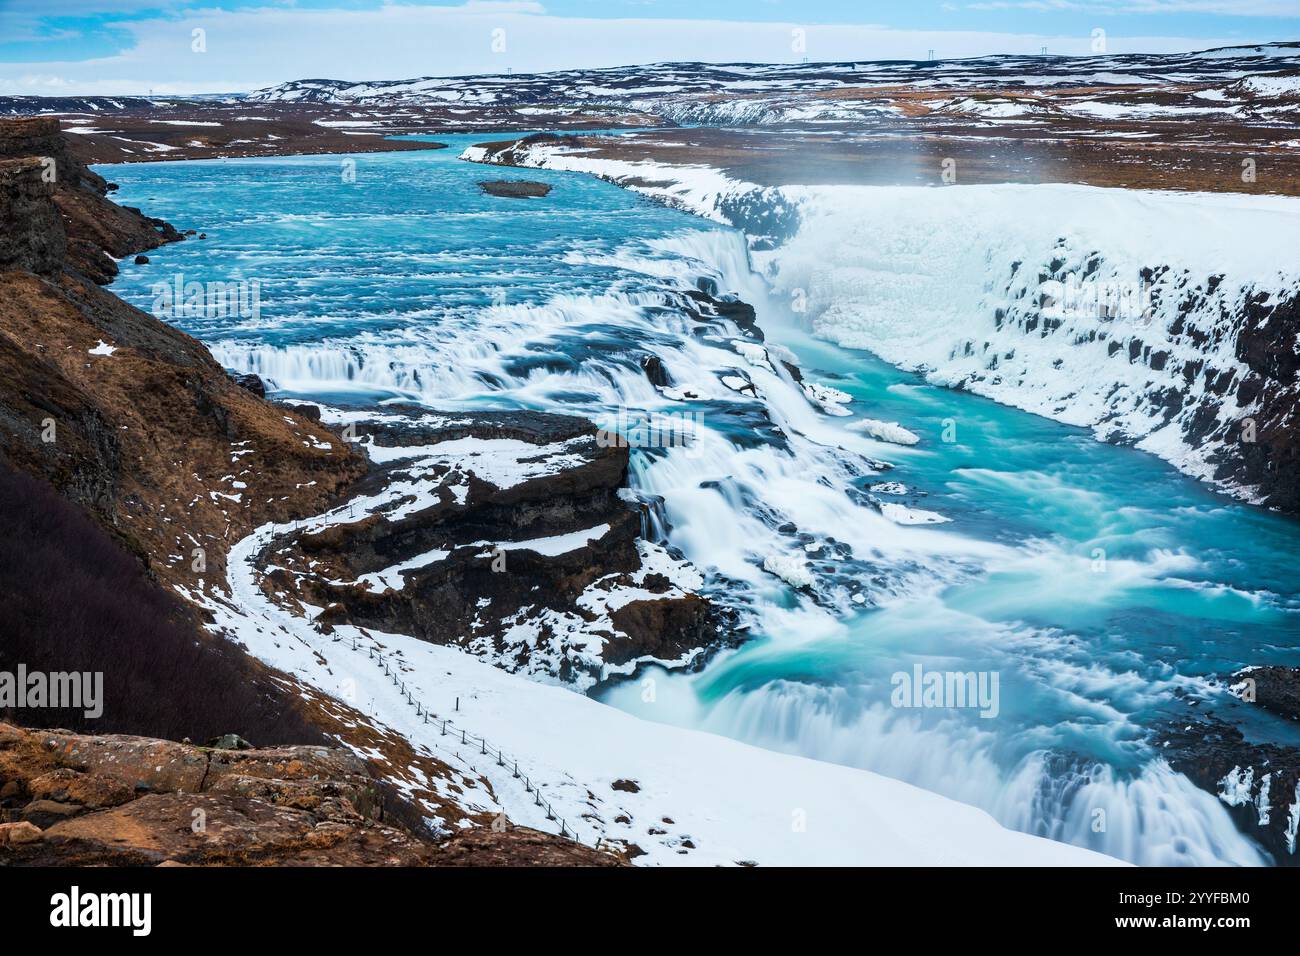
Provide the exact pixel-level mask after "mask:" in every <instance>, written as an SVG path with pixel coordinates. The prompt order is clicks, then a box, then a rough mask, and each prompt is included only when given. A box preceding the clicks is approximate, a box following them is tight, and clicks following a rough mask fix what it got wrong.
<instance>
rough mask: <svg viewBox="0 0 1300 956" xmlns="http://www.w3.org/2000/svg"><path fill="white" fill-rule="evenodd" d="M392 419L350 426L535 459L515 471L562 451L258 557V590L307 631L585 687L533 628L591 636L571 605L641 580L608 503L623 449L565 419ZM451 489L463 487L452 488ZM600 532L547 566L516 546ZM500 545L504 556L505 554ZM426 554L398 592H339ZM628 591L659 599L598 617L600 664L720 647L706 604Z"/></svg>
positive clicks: (418, 415)
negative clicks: (306, 622) (506, 448)
mask: <svg viewBox="0 0 1300 956" xmlns="http://www.w3.org/2000/svg"><path fill="white" fill-rule="evenodd" d="M403 412H405V413H407V414H409V415H410V416H411V417H410V420H409V421H406V422H396V423H395V422H393V421H391V420H384V421H363V422H359V423H357V425H356V430H357V433H358V434H359V435H360V436H364V439H365V440H366V441H367V442H371V443H373V444H374V445H377V446H381V447H400V446H423V445H435V444H438V443H441V442H448V441H455V440H459V439H462V438H480V439H513V440H516V441H523V442H527V443H529V444H532V445H536V446H537V447H538V453H537V456H530V455H529V453H528V452H522V453H520V457H519V458H518V461H519V462H521V463H527V462H542V461H556V460H557V459H555V458H553V457H548V458H543V456H555V455H557V454H558V453H557V450H556V446H557V443H563V445H562V446H561V447H562V454H561V460H559V464H558V465H556V466H555V467H550V466H548V467H547V468H545V469H544V472H545V473H543V474H539V475H537V476H535V477H532V478H528V479H525V480H523V481H521V482H519V483H518V484H514V485H511V486H509V487H497V486H496V485H493V484H490V483H489V482H488V481H485V480H483V479H481V478H480V477H478V476H477V475H476V474H475V475H473V476H472V477H470V478H469V479H468V481H467V482H466V484H467V491H466V492H462V493H461V494H460V495H453V494H452V493H451V492H450V491H447V490H446V489H445V487H442V488H441V490H439V491H438V496H439V500H438V501H437V503H435V504H433V505H432V506H430V507H427V508H423V509H421V510H419V511H416V512H414V513H411V514H408V515H405V516H404V517H400V518H389V517H387V516H386V515H385V514H383V513H382V512H380V513H370V514H366V515H364V516H358V518H357V520H355V521H350V522H347V523H344V524H336V525H331V526H329V527H327V528H325V529H323V530H320V531H317V532H314V533H303V534H289V535H286V536H283V537H282V538H281V539H278V540H277V542H276V543H275V544H273V545H272V548H271V549H270V550H269V551H268V553H267V554H266V555H264V556H263V561H264V563H265V564H267V565H271V564H274V565H275V566H276V568H277V570H275V571H274V572H273V573H271V574H269V575H268V576H267V580H268V584H269V586H271V587H273V589H274V590H275V591H276V592H278V593H280V594H283V595H287V596H289V597H293V598H297V599H298V600H300V601H303V602H306V603H308V604H311V605H314V606H317V607H324V608H325V609H326V610H325V612H324V613H323V614H321V615H320V616H319V617H318V618H317V619H316V623H317V624H318V625H320V626H322V627H331V626H333V625H337V624H352V625H356V626H360V627H368V628H375V629H377V630H383V631H389V632H398V633H405V634H411V635H413V636H415V637H419V638H421V639H424V640H428V641H431V642H433V643H438V644H473V645H474V646H475V647H476V648H478V650H479V651H480V652H481V651H482V650H483V649H484V648H485V646H491V647H493V648H495V655H496V658H497V660H498V662H499V663H503V664H505V665H506V666H510V667H516V666H517V667H526V666H528V665H529V661H530V658H531V656H532V654H533V651H534V650H539V649H542V647H543V646H544V649H545V653H546V656H547V659H548V660H549V661H554V660H557V659H558V660H560V661H561V663H560V664H559V665H558V669H557V670H558V672H557V674H556V676H559V677H560V678H561V679H564V680H572V679H576V678H577V677H578V676H580V675H582V674H588V673H589V674H590V675H591V676H593V677H597V678H598V677H599V676H600V675H599V674H598V673H595V670H598V668H594V669H593V665H591V664H590V663H589V662H588V659H585V658H584V659H581V660H580V659H579V658H573V659H570V658H569V657H568V655H567V652H565V650H564V647H565V645H564V640H565V639H564V637H563V636H562V635H559V634H554V633H551V632H550V631H549V630H548V628H549V625H548V624H545V623H544V622H543V623H538V621H539V615H540V612H542V611H543V610H550V611H555V612H559V613H562V614H567V615H572V616H576V617H577V618H581V619H582V620H585V621H587V622H594V621H596V620H597V618H596V616H595V615H594V614H593V613H592V612H591V611H590V610H588V609H587V608H586V607H585V606H582V605H579V604H578V603H577V600H578V598H579V597H580V596H582V595H583V594H584V592H586V591H587V590H588V589H589V588H591V587H592V586H593V585H595V584H596V583H597V582H600V584H599V589H600V590H608V589H612V588H614V587H617V586H620V585H630V584H631V582H632V577H631V576H633V575H635V574H636V573H637V572H639V571H640V568H641V557H640V552H639V551H638V548H637V540H638V538H639V537H640V535H641V534H642V531H643V529H644V528H645V525H646V521H645V515H644V514H643V511H644V508H643V506H642V505H641V504H640V503H638V502H628V501H625V500H624V499H623V497H622V496H621V495H620V491H621V490H622V489H623V488H624V487H625V486H626V478H627V467H628V460H629V449H628V448H627V447H626V446H625V445H620V444H618V443H613V442H609V441H606V440H604V438H603V436H602V435H601V434H600V433H598V432H597V430H596V428H595V426H594V425H593V424H592V423H591V422H589V421H586V420H584V419H579V418H573V417H570V416H564V415H554V414H549V413H544V412H532V411H518V412H514V411H508V412H470V413H456V414H448V415H445V416H440V415H437V414H431V413H430V412H429V411H428V410H427V409H416V408H405V407H403V406H386V407H385V408H384V414H385V415H386V416H391V415H393V414H394V413H397V414H401V413H403ZM548 446H549V447H548ZM408 464H409V463H406V462H403V461H401V460H399V461H398V462H395V463H393V464H391V465H386V466H378V467H374V468H373V469H372V472H371V474H370V475H369V476H368V477H367V478H366V479H365V480H364V481H363V482H362V483H361V485H360V486H359V488H358V491H359V492H360V493H363V494H366V493H372V492H374V491H375V490H377V489H380V488H382V487H384V486H386V485H387V484H388V483H389V482H390V481H392V480H394V479H397V478H400V477H402V476H403V475H404V474H405V473H406V472H405V469H406V468H407V467H408ZM421 467H422V469H423V468H425V467H427V466H421ZM437 467H439V466H435V471H434V472H433V473H430V472H428V471H424V472H423V473H424V475H425V477H426V478H428V479H429V480H430V481H431V482H432V483H433V484H434V485H438V483H439V482H441V481H442V477H443V476H444V475H443V474H439V473H437V470H436V468H437ZM450 467H451V466H450V465H448V466H447V468H448V471H447V472H446V473H444V474H449V473H450ZM470 467H471V469H472V464H471V466H470ZM461 482H465V479H464V478H462V477H457V478H456V479H455V483H461ZM601 525H606V526H608V527H607V528H606V530H605V531H604V532H603V533H602V534H601V535H600V537H598V538H595V539H591V540H588V541H587V542H586V544H583V545H581V546H578V547H573V548H570V549H568V550H565V551H563V552H562V553H559V554H552V553H542V552H539V551H534V550H531V549H529V548H528V547H519V546H518V544H519V543H522V542H531V541H535V540H537V539H541V538H551V537H554V536H559V535H566V534H572V533H574V532H580V531H588V530H590V529H592V528H597V527H599V526H601ZM485 542H486V543H485ZM510 544H514V545H515V546H513V547H509V548H505V547H504V546H505V545H510ZM498 545H500V546H502V548H501V550H498ZM431 551H443V552H445V556H443V557H441V558H440V559H438V560H433V561H429V562H428V563H425V564H423V565H422V566H419V567H415V568H411V569H408V570H405V571H403V572H401V574H400V577H401V580H402V586H401V587H400V588H399V587H395V586H394V587H386V586H380V587H366V586H364V585H361V584H356V583H352V582H356V581H357V580H358V579H359V578H360V577H361V576H363V575H366V574H372V573H374V572H377V571H380V570H383V569H385V568H391V567H393V566H394V565H396V564H399V563H401V562H403V561H406V560H408V559H410V558H412V557H416V556H419V555H425V554H428V553H429V552H431ZM340 582H342V583H340ZM638 587H641V588H642V589H644V590H647V591H649V592H650V593H652V594H661V595H662V597H658V598H646V599H643V600H636V601H632V602H630V603H629V604H627V605H624V606H623V607H621V608H619V609H618V610H617V611H615V612H614V613H612V614H611V615H610V616H609V618H608V620H609V626H608V630H607V631H606V630H599V633H601V634H602V635H605V636H606V641H607V643H606V646H605V651H604V653H603V655H602V659H603V661H604V662H605V663H609V664H621V663H625V662H627V661H631V660H635V659H637V658H639V657H643V656H647V655H653V656H655V657H658V658H662V659H665V660H673V659H677V658H681V657H684V656H686V655H687V654H688V653H689V652H690V651H692V650H695V649H698V648H705V647H711V646H716V645H717V644H719V643H720V641H721V640H722V637H721V633H722V632H723V631H724V630H725V629H726V628H727V626H728V621H727V620H726V619H724V618H723V617H722V616H720V615H719V614H717V613H714V611H713V609H712V607H711V605H710V604H709V602H708V601H707V600H706V599H704V598H701V597H699V596H697V595H694V594H686V593H683V592H682V591H680V590H677V589H674V588H672V586H671V582H669V581H668V579H667V578H666V577H664V576H663V575H657V574H656V575H647V576H646V580H645V582H643V584H641V585H638ZM525 619H527V620H529V621H531V622H534V625H535V626H537V627H538V628H539V632H538V633H539V637H538V646H537V647H535V648H530V647H528V646H527V645H523V646H521V645H519V644H518V643H517V641H518V638H517V637H515V638H512V639H511V640H512V641H514V642H516V643H507V642H506V633H507V632H508V631H509V630H510V628H511V627H512V626H513V625H515V624H518V623H521V622H522V621H523V620H525ZM599 627H601V626H598V629H599ZM547 666H548V667H550V666H551V665H550V664H548V665H547Z"/></svg>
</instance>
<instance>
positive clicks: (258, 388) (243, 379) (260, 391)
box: [230, 374, 320, 421]
mask: <svg viewBox="0 0 1300 956" xmlns="http://www.w3.org/2000/svg"><path fill="white" fill-rule="evenodd" d="M230 379H231V381H233V382H234V383H235V384H236V385H238V386H239V387H240V388H242V389H246V390H247V391H250V392H252V393H253V394H254V395H256V396H257V397H258V398H266V384H265V383H264V382H263V381H262V380H261V379H260V378H258V377H257V376H256V375H252V374H248V375H231V376H230ZM311 407H312V408H316V406H314V405H313V406H311ZM294 411H297V412H300V413H301V412H302V408H301V407H295V408H294ZM303 417H304V418H306V417H310V416H308V415H305V414H304V415H303ZM315 421H320V409H319V408H316V418H315Z"/></svg>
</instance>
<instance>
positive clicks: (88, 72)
mask: <svg viewBox="0 0 1300 956" xmlns="http://www.w3.org/2000/svg"><path fill="white" fill-rule="evenodd" d="M535 7H536V5H535V4H531V3H525V4H519V3H513V2H507V3H495V2H491V0H479V2H476V3H470V4H467V5H465V6H462V7H452V8H448V7H428V6H414V5H400V4H390V5H387V6H384V7H381V8H379V9H375V10H303V9H292V8H285V7H265V8H261V9H249V10H239V11H220V10H203V11H196V12H193V13H186V14H184V15H182V16H180V17H178V18H176V19H165V20H164V19H158V20H144V21H132V22H122V23H120V24H118V26H119V27H121V28H122V29H125V30H128V31H130V33H131V34H132V35H133V36H134V38H135V45H134V46H133V47H132V48H131V49H130V50H128V51H126V52H124V53H122V54H120V55H116V56H111V57H104V58H100V59H94V60H87V61H83V62H50V63H10V64H0V93H11V94H12V93H19V94H23V93H26V94H42V93H49V94H61V95H69V94H93V93H99V94H119V95H120V94H129V93H147V92H149V91H150V90H152V91H154V92H156V93H159V94H186V93H201V92H239V91H245V90H250V89H256V88H258V87H262V86H270V85H273V84H276V83H280V82H283V81H285V80H291V79H303V78H323V77H328V78H336V79H351V80H375V79H406V78H409V77H415V76H454V75H462V74H473V73H504V72H506V71H507V70H508V69H513V70H514V71H515V72H536V71H543V70H555V69H568V68H576V67H600V66H620V65H624V64H629V63H650V62H656V61H665V60H678V61H687V60H699V61H706V62H735V61H750V62H780V61H788V62H793V61H796V60H798V59H800V58H801V57H802V56H803V55H804V54H796V53H795V52H794V51H793V48H792V31H793V30H794V29H795V26H796V25H795V24H791V23H784V24H782V23H750V22H739V21H723V20H669V19H594V18H577V17H556V16H546V15H540V14H537V13H533V12H529V11H530V10H532V9H534V8H535ZM194 29H202V30H204V31H205V32H206V52H203V53H195V52H192V50H191V36H192V31H193V30H194ZM804 29H805V31H806V33H805V36H806V55H807V57H808V59H810V60H853V59H859V60H862V59H882V58H900V59H920V58H924V57H925V56H926V52H927V51H928V50H931V49H933V50H935V51H936V53H937V54H938V55H939V56H941V57H958V56H979V55H984V54H989V53H1036V52H1038V51H1039V49H1040V48H1041V47H1044V46H1046V47H1048V48H1049V50H1051V51H1052V52H1053V53H1063V54H1071V53H1077V54H1087V53H1088V52H1089V43H1090V39H1091V38H1090V36H1044V35H1037V34H1008V33H982V32H972V31H966V32H960V31H911V30H891V29H887V28H884V27H880V26H874V25H872V26H862V25H838V26H808V27H806V28H804ZM497 30H500V31H504V32H502V33H496V34H494V32H493V31H497ZM494 39H496V40H497V43H496V47H497V48H498V49H499V48H500V47H501V46H502V45H504V51H502V52H494V49H493V48H494V43H493V41H494ZM1228 42H1230V41H1219V40H1206V39H1197V40H1191V39H1187V38H1180V37H1133V38H1127V39H1126V38H1123V37H1117V36H1114V35H1112V36H1111V37H1110V38H1109V49H1110V51H1111V52H1112V53H1123V52H1137V51H1141V52H1161V51H1176V50H1190V49H1198V48H1204V47H1208V46H1216V45H1226V44H1227V43H1228Z"/></svg>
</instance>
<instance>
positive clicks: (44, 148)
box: [0, 116, 184, 285]
mask: <svg viewBox="0 0 1300 956" xmlns="http://www.w3.org/2000/svg"><path fill="white" fill-rule="evenodd" d="M0 159H4V160H13V161H16V162H18V163H21V164H23V165H25V166H27V167H35V168H34V169H33V170H32V171H31V172H30V173H29V174H28V175H26V176H24V177H22V178H21V181H19V182H17V183H10V184H8V185H7V186H5V188H4V191H5V192H6V193H7V194H9V195H10V196H12V195H14V194H15V193H17V194H19V195H21V193H22V191H24V190H27V189H30V188H31V184H32V183H34V182H39V184H40V186H41V187H42V188H43V197H42V199H43V200H44V199H45V198H47V197H48V198H53V200H54V205H53V207H52V208H51V207H50V206H49V204H48V203H47V202H44V201H42V202H41V203H40V204H38V205H39V208H37V206H28V207H27V208H25V209H15V210H10V211H9V213H8V214H6V213H5V212H4V210H3V209H0V216H3V217H4V218H3V221H4V222H5V223H6V226H7V228H9V229H14V230H15V231H17V232H21V233H23V234H28V235H30V236H32V237H33V238H34V239H36V240H37V241H39V242H41V243H43V244H48V245H49V246H51V247H53V248H54V249H62V247H64V246H66V256H65V255H64V253H63V252H62V251H59V252H57V254H52V255H47V256H46V257H45V259H44V260H43V262H42V263H35V264H31V265H28V266H24V265H22V264H21V263H19V264H15V265H13V266H6V265H5V264H4V258H5V257H4V254H3V251H0V269H5V268H27V269H28V270H29V271H32V272H38V273H42V274H48V273H49V272H51V271H58V270H59V269H62V268H64V267H67V268H68V269H70V270H72V271H75V272H77V273H79V274H81V275H82V276H85V277H86V278H88V279H91V280H92V281H94V282H97V283H99V284H101V285H102V284H104V283H107V282H110V281H112V279H113V277H114V276H115V275H117V263H116V261H115V260H116V259H121V258H123V257H124V256H126V255H129V254H132V253H135V252H139V251H141V250H145V249H153V248H156V247H158V246H161V245H163V244H164V243H168V242H179V241H180V240H182V239H183V238H184V237H183V236H182V235H181V234H180V233H179V232H177V231H176V230H175V229H174V228H173V227H172V226H171V225H170V224H169V223H166V222H163V221H162V220H161V219H153V218H150V217H148V216H146V215H144V214H143V213H141V212H140V210H138V209H134V208H132V207H129V206H119V205H117V204H116V203H114V202H112V201H111V200H109V199H108V198H107V197H108V193H109V192H110V190H111V189H112V188H115V187H112V186H111V185H110V184H109V183H107V182H106V181H105V180H104V178H103V177H102V176H100V175H99V174H98V173H95V172H93V171H92V170H90V169H89V168H87V167H86V166H85V165H84V164H83V163H81V162H80V161H78V160H77V159H76V158H74V157H73V156H72V155H71V154H70V152H69V149H68V143H67V140H66V138H65V137H64V136H63V135H62V134H61V133H60V132H59V121H58V119H56V118H54V117H44V116H30V117H23V118H18V119H8V120H3V121H0ZM4 201H5V200H3V199H0V202H4ZM58 218H61V219H62V220H63V230H60V229H58V227H57V226H56V224H55V222H54V220H55V219H58ZM60 232H65V233H66V239H65V238H64V236H62V235H59V233H60ZM41 265H43V266H44V268H41V267H39V266H41Z"/></svg>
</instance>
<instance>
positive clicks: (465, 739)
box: [351, 637, 600, 849]
mask: <svg viewBox="0 0 1300 956" xmlns="http://www.w3.org/2000/svg"><path fill="white" fill-rule="evenodd" d="M351 641H352V649H353V650H354V651H357V650H360V649H361V646H360V644H359V642H358V641H357V639H356V638H355V637H353V638H352V639H351ZM366 651H367V653H368V654H369V656H370V659H371V660H373V661H374V662H375V663H376V664H377V665H378V666H380V667H382V668H383V669H384V674H385V675H387V676H388V677H389V678H390V679H391V680H392V682H393V686H395V687H396V688H397V689H398V692H399V693H400V694H401V695H402V696H403V697H405V698H406V702H407V703H408V704H410V705H411V706H412V707H414V708H415V715H416V716H417V717H420V718H422V719H423V720H424V722H425V723H426V724H434V725H437V726H438V728H439V736H441V737H448V736H450V737H452V738H459V739H460V742H461V744H462V745H463V746H467V747H468V746H469V745H471V744H475V743H476V744H477V745H478V748H479V753H480V754H482V755H484V756H487V757H494V758H495V759H496V762H497V766H498V767H501V768H503V769H507V770H509V771H510V773H511V776H512V777H513V778H514V779H516V780H522V781H523V782H524V792H525V793H530V794H532V795H533V805H534V806H537V807H540V808H542V809H543V810H545V811H546V819H547V820H552V821H555V822H557V823H559V824H560V836H563V837H567V838H568V839H570V840H574V841H575V842H578V843H582V842H584V841H583V839H582V837H580V836H579V835H578V832H577V831H576V830H574V829H572V828H570V826H569V824H568V821H567V820H565V819H564V817H562V816H560V815H559V814H558V813H556V812H555V808H554V807H553V806H552V805H551V803H550V801H549V800H546V799H543V797H542V790H541V787H539V786H538V785H537V784H536V783H534V782H533V780H532V778H530V777H529V776H528V774H526V773H524V772H522V771H521V770H520V769H519V759H518V758H517V757H510V756H507V755H506V753H505V752H504V751H503V750H502V749H501V748H500V747H497V748H495V749H494V748H493V747H492V746H491V745H490V744H489V742H488V739H487V738H486V737H484V736H482V735H481V734H471V733H470V732H469V731H468V730H467V729H466V728H465V727H463V726H460V725H458V724H456V722H455V721H454V720H452V719H451V718H450V717H439V716H438V715H437V714H436V713H434V712H433V711H432V710H431V709H430V708H429V707H428V705H426V704H425V703H424V702H423V701H421V700H419V699H418V698H417V697H416V696H415V695H414V694H412V693H411V690H410V688H409V687H407V686H406V681H405V680H403V679H402V677H401V674H400V668H398V667H397V665H396V664H393V665H392V666H391V667H390V666H389V661H388V659H387V658H385V657H384V655H383V654H382V653H380V652H379V651H378V650H376V649H375V647H374V645H367V647H366ZM593 845H594V846H595V847H596V848H597V849H599V848H600V838H599V837H597V838H596V842H595V843H594V844H593Z"/></svg>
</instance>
